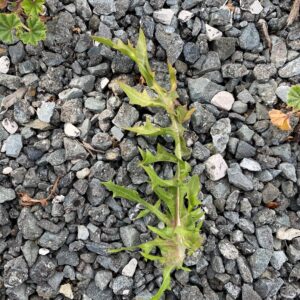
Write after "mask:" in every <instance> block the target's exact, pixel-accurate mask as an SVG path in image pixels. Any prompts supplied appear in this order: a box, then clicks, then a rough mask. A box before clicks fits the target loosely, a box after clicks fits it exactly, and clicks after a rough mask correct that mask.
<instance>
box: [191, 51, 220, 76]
mask: <svg viewBox="0 0 300 300" xmlns="http://www.w3.org/2000/svg"><path fill="white" fill-rule="evenodd" d="M193 68H195V69H197V70H199V72H197V74H199V75H204V74H206V73H208V72H213V71H218V70H220V69H221V62H220V58H219V55H218V53H217V52H214V51H209V52H208V53H207V54H206V55H201V57H200V59H198V60H197V62H196V63H195V64H194V65H193ZM207 75H208V74H206V76H207ZM211 79H212V80H213V81H217V80H216V78H214V77H213V78H211ZM219 81H222V79H220V80H219Z"/></svg>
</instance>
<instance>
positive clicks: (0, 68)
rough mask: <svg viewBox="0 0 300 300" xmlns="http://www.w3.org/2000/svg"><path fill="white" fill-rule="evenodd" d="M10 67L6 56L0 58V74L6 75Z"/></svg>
mask: <svg viewBox="0 0 300 300" xmlns="http://www.w3.org/2000/svg"><path fill="white" fill-rule="evenodd" d="M9 66H10V60H9V58H8V57H7V56H2V57H0V73H2V74H7V72H8V70H9Z"/></svg>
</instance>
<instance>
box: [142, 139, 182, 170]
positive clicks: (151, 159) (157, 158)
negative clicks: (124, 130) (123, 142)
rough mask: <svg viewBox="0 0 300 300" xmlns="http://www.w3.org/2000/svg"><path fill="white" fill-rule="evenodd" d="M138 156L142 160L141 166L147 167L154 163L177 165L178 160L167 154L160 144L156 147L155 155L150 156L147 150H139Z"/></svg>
mask: <svg viewBox="0 0 300 300" xmlns="http://www.w3.org/2000/svg"><path fill="white" fill-rule="evenodd" d="M139 151H140V154H141V156H142V158H143V161H142V164H144V165H149V164H153V163H156V162H162V161H165V162H172V163H177V161H178V159H177V157H176V156H175V155H173V154H172V153H170V152H168V151H167V150H166V149H165V148H164V147H163V146H161V145H160V144H158V145H157V151H156V154H152V153H151V152H150V151H149V150H146V151H143V150H142V149H139Z"/></svg>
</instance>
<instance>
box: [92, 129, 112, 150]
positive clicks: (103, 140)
mask: <svg viewBox="0 0 300 300" xmlns="http://www.w3.org/2000/svg"><path fill="white" fill-rule="evenodd" d="M91 144H92V146H93V147H94V148H96V149H99V150H107V149H109V148H110V147H111V145H112V138H111V136H110V135H109V134H108V133H106V132H99V133H97V134H95V135H94V136H93V138H92V143H91Z"/></svg>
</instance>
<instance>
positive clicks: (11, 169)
mask: <svg viewBox="0 0 300 300" xmlns="http://www.w3.org/2000/svg"><path fill="white" fill-rule="evenodd" d="M12 171H13V168H11V167H5V168H4V169H3V170H2V174H3V175H8V174H10V173H11V172H12Z"/></svg>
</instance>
